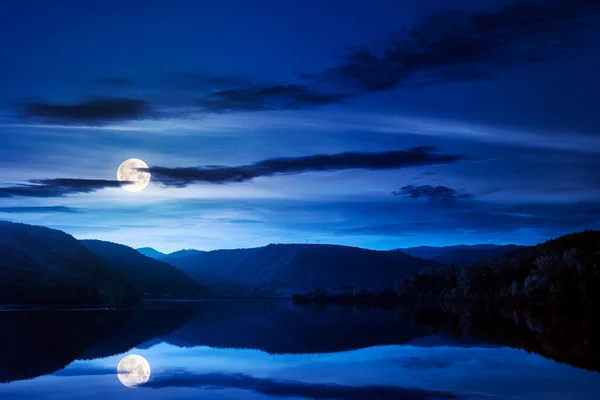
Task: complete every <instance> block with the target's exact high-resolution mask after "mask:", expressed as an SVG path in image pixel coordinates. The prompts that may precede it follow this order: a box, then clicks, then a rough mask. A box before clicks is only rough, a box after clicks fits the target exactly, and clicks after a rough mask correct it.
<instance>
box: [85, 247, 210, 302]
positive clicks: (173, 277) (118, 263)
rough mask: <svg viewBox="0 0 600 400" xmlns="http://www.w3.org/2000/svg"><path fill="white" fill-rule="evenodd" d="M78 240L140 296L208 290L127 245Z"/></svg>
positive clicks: (177, 295) (180, 295) (195, 293)
mask: <svg viewBox="0 0 600 400" xmlns="http://www.w3.org/2000/svg"><path fill="white" fill-rule="evenodd" d="M81 243H82V244H83V245H84V246H86V247H87V248H88V249H89V250H90V251H91V252H92V253H93V254H94V255H96V257H98V258H100V259H101V260H102V261H103V262H104V263H105V264H106V265H107V266H108V267H109V268H111V269H112V270H114V271H115V272H118V273H119V274H121V275H122V276H123V278H125V280H126V281H127V282H128V283H129V284H130V285H131V286H133V287H134V288H135V289H136V290H137V292H138V293H139V294H140V295H141V296H143V297H144V298H198V297H203V296H205V295H206V294H208V291H207V290H204V289H203V288H202V287H201V286H200V284H198V283H197V282H195V281H194V280H193V279H192V278H190V277H189V276H187V275H186V274H185V273H184V272H182V271H180V270H179V269H177V268H175V267H174V266H172V265H169V264H167V263H164V262H160V261H157V260H155V259H153V258H150V257H147V256H145V255H143V254H141V253H140V252H138V251H137V250H135V249H133V248H131V247H128V246H125V245H122V244H117V243H112V242H105V241H101V240H81Z"/></svg>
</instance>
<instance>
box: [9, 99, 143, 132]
mask: <svg viewBox="0 0 600 400" xmlns="http://www.w3.org/2000/svg"><path fill="white" fill-rule="evenodd" d="M18 107H19V109H20V111H21V115H22V117H23V118H25V119H35V120H38V121H41V122H56V123H62V124H66V125H72V124H81V125H86V124H88V125H104V124H108V123H111V122H117V121H126V120H133V119H141V118H149V117H151V116H152V115H154V112H153V110H152V107H151V105H150V103H149V102H147V101H145V100H139V99H131V98H123V97H103V98H95V99H92V100H86V101H83V102H79V103H74V104H55V103H43V102H23V103H20V104H18Z"/></svg>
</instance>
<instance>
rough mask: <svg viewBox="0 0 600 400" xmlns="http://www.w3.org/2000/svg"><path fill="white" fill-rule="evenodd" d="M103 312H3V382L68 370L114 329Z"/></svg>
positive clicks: (0, 336) (0, 367)
mask: <svg viewBox="0 0 600 400" xmlns="http://www.w3.org/2000/svg"><path fill="white" fill-rule="evenodd" d="M110 323H111V317H110V315H109V314H107V313H101V312H85V311H81V312H74V311H24V312H0V327H1V329H0V354H1V355H2V357H1V359H0V382H10V381H14V380H21V379H30V378H33V377H36V376H40V375H45V374H49V373H52V372H54V371H57V370H59V369H61V368H64V367H65V366H66V365H67V364H69V363H70V362H71V361H73V360H75V359H76V358H77V357H78V356H79V355H80V354H81V353H82V352H83V350H84V349H85V348H86V347H88V346H91V345H92V344H93V343H94V342H95V341H96V340H98V339H99V337H101V335H102V334H103V332H104V331H105V330H106V329H107V327H108V326H110Z"/></svg>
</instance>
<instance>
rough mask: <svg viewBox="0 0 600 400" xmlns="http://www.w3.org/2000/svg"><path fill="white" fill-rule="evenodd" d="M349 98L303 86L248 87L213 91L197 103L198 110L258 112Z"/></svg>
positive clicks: (344, 95)
mask: <svg viewBox="0 0 600 400" xmlns="http://www.w3.org/2000/svg"><path fill="white" fill-rule="evenodd" d="M350 97H352V96H349V95H347V94H343V93H324V92H320V91H316V90H314V89H311V88H310V87H308V86H306V85H298V84H277V85H257V84H251V85H247V86H242V87H236V88H230V89H222V90H215V91H213V92H211V93H210V94H208V95H206V96H205V97H203V98H201V99H199V100H198V101H197V105H198V106H199V107H200V109H201V110H202V111H207V112H231V111H262V110H289V109H298V108H308V107H312V106H321V105H327V104H334V103H339V102H341V101H343V100H346V99H349V98H350Z"/></svg>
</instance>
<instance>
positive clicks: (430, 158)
mask: <svg viewBox="0 0 600 400" xmlns="http://www.w3.org/2000/svg"><path fill="white" fill-rule="evenodd" d="M436 151H437V149H436V148H435V147H416V148H412V149H408V150H397V151H388V152H381V153H339V154H317V155H311V156H306V157H295V158H274V159H268V160H263V161H258V162H256V163H254V164H249V165H241V166H235V167H226V166H205V167H191V168H168V167H160V166H156V167H151V168H149V169H141V170H144V171H146V172H147V171H150V172H151V174H152V179H153V180H154V181H155V182H160V183H162V184H164V185H166V186H175V187H185V186H187V185H188V184H191V183H195V182H209V183H231V182H245V181H249V180H252V179H254V178H257V177H261V176H273V175H291V174H300V173H304V172H316V171H339V170H349V169H370V170H381V169H393V168H403V167H411V166H418V165H432V164H444V163H452V162H457V161H460V160H463V159H464V158H465V157H464V156H462V155H453V154H436Z"/></svg>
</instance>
